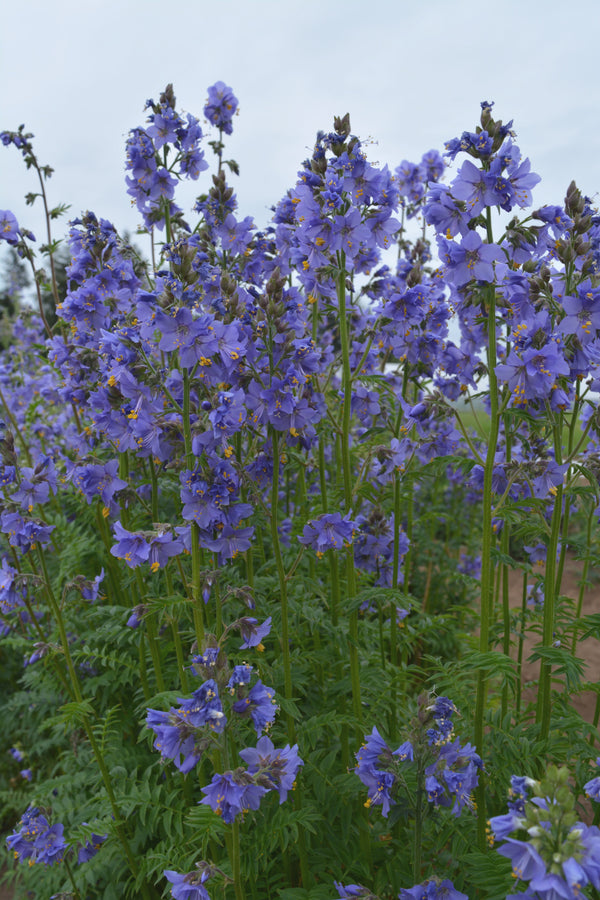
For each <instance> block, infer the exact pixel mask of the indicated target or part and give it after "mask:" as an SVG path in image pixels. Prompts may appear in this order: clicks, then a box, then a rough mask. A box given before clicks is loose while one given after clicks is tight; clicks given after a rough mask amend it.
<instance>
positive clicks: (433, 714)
mask: <svg viewBox="0 0 600 900" xmlns="http://www.w3.org/2000/svg"><path fill="white" fill-rule="evenodd" d="M454 712H456V707H455V706H454V704H453V703H452V701H451V700H449V699H448V698H447V697H436V698H435V700H434V701H433V702H430V700H429V698H421V703H420V710H419V715H418V716H417V718H416V720H415V721H414V728H413V733H412V735H411V740H407V741H405V742H404V743H403V744H401V745H400V746H399V747H398V748H397V749H396V750H394V751H392V750H391V749H390V747H389V746H388V745H387V743H386V742H385V741H384V739H383V738H382V737H381V735H380V734H379V732H378V730H377V728H373V731H372V732H371V734H370V735H369V736H368V737H367V738H366V740H365V743H364V744H363V746H362V747H361V748H360V750H359V751H358V753H357V754H356V759H357V763H358V765H357V766H356V767H355V769H354V771H355V772H356V774H357V775H358V777H359V778H360V780H361V781H362V783H363V784H364V785H365V786H366V787H367V788H368V798H367V801H366V803H365V806H367V807H371V806H381V807H382V809H381V812H382V815H383V816H385V817H386V818H387V816H388V814H389V811H390V807H391V806H392V805H394V804H395V803H396V802H397V795H398V791H399V789H400V786H401V785H402V784H403V783H404V778H405V774H406V773H405V765H406V762H409V763H414V762H415V761H419V760H420V762H421V766H422V771H423V772H424V776H425V781H424V785H423V787H424V788H425V790H426V792H427V799H428V801H429V802H430V803H431V804H432V805H433V806H434V807H436V808H437V807H447V808H450V809H451V812H452V814H453V815H456V816H458V815H460V813H461V812H462V810H463V808H464V807H465V806H468V807H470V806H472V804H471V794H472V792H473V791H474V789H475V788H476V787H477V784H478V782H479V777H478V771H479V770H480V769H481V768H482V762H481V758H480V757H479V755H478V754H477V753H476V752H475V749H474V748H473V747H472V746H471V745H470V744H465V745H464V746H463V745H462V744H461V743H460V741H459V740H458V739H456V740H454V741H452V742H451V736H452V730H453V726H452V721H451V719H452V715H453V713H454ZM432 720H433V722H434V724H435V727H434V728H428V727H427V726H428V725H429V724H430V722H431V721H432Z"/></svg>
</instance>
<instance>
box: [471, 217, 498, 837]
mask: <svg viewBox="0 0 600 900" xmlns="http://www.w3.org/2000/svg"><path fill="white" fill-rule="evenodd" d="M488 241H490V242H491V219H490V210H489V209H488ZM486 294H487V299H488V304H487V317H488V322H487V324H488V344H487V371H488V378H489V383H490V433H489V438H488V446H487V452H486V458H485V466H484V476H483V497H482V504H483V516H482V546H481V609H480V621H479V650H480V652H481V653H487V652H488V650H489V640H490V625H491V610H492V605H493V602H494V567H493V562H492V548H493V544H494V532H493V528H492V509H493V489H492V477H493V471H494V457H495V454H496V446H497V444H498V434H499V430H500V416H499V410H498V382H497V379H496V289H495V286H494V285H490V288H489V290H487V291H486ZM486 700H487V676H486V673H485V670H484V669H479V671H478V673H477V696H476V701H475V747H476V748H477V752H478V753H479V755H480V756H481V757H482V758H485V753H484V748H483V733H484V717H485V706H486ZM476 796H477V835H478V843H479V849H480V850H481V851H485V850H486V848H487V838H486V824H487V822H486V789H485V783H484V779H483V777H480V779H479V787H478V788H477V795H476Z"/></svg>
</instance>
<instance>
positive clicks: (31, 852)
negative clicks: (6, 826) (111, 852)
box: [6, 806, 108, 866]
mask: <svg viewBox="0 0 600 900" xmlns="http://www.w3.org/2000/svg"><path fill="white" fill-rule="evenodd" d="M83 824H84V825H85V824H86V823H85V822H84V823H83ZM17 827H18V830H17V831H15V832H13V834H11V835H9V836H8V837H7V838H6V844H7V847H8V849H9V850H12V852H13V854H14V857H15V859H18V860H19V862H23V861H24V860H27V861H28V863H29V865H33V864H34V863H43V864H44V865H46V866H52V865H57V864H58V863H61V862H62V861H63V858H64V857H65V854H66V853H67V850H68V845H67V841H66V839H65V836H64V830H65V829H64V825H63V824H62V823H60V822H57V823H56V824H54V825H50V824H49V822H48V820H47V818H46V816H45V815H44V814H43V812H42V810H40V809H38V808H37V807H35V806H30V807H28V808H27V810H26V811H25V812H24V813H23V815H22V817H21V819H20V821H19V822H18V826H17ZM107 837H108V835H107V834H104V835H99V834H92V835H91V837H90V838H89V840H87V841H86V842H85V843H84V844H82V845H80V846H79V850H78V852H77V862H78V863H84V862H88V860H90V859H91V858H92V857H93V856H95V855H96V853H97V852H98V850H99V849H100V847H101V846H102V844H103V843H104V841H105V840H106V839H107Z"/></svg>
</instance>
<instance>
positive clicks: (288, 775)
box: [240, 735, 304, 804]
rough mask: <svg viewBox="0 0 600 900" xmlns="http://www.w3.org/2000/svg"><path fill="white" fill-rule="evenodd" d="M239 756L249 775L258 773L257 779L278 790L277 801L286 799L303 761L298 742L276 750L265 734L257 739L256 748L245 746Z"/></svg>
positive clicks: (280, 801)
mask: <svg viewBox="0 0 600 900" xmlns="http://www.w3.org/2000/svg"><path fill="white" fill-rule="evenodd" d="M240 756H241V757H242V759H243V760H244V762H245V763H247V765H248V772H249V773H250V774H251V775H255V774H256V773H259V775H260V777H259V779H258V780H259V781H260V783H261V784H262V785H264V786H265V787H267V788H269V789H275V790H277V791H279V803H280V804H281V803H283V802H284V800H286V799H287V795H288V791H290V790H291V789H292V788H293V786H294V782H295V780H296V774H297V772H298V769H299V768H300V766H303V765H304V762H303V761H302V760H301V759H300V757H299V756H298V744H294V746H293V747H290V745H289V744H286V746H285V747H284V748H283V750H276V749H275V747H274V745H273V742H272V741H271V739H270V738H268V737H267V736H266V735H265V736H264V737H261V738H260V740H258V741H257V744H256V748H253V747H247V748H246V749H245V750H240Z"/></svg>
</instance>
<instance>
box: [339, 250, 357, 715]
mask: <svg viewBox="0 0 600 900" xmlns="http://www.w3.org/2000/svg"><path fill="white" fill-rule="evenodd" d="M337 298H338V309H339V326H340V345H341V351H342V393H343V396H344V400H343V408H342V428H341V435H340V439H341V450H342V454H341V455H342V476H343V484H344V508H345V512H346V513H349V512H350V511H351V510H352V467H351V461H350V420H351V403H352V373H351V371H350V334H349V325H348V321H347V313H346V257H345V254H344V253H342V254H341V260H340V268H339V272H338V276H337ZM346 582H347V593H348V600H349V601H352V600H353V599H354V598H355V597H356V572H355V570H354V551H353V549H352V547H348V548H347V549H346ZM348 654H349V657H350V680H351V684H352V707H353V710H354V715H355V717H356V720H357V722H358V724H359V730H362V706H361V698H360V668H359V659H358V610H357V609H356V608H353V609H352V610H351V612H350V618H349V628H348Z"/></svg>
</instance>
